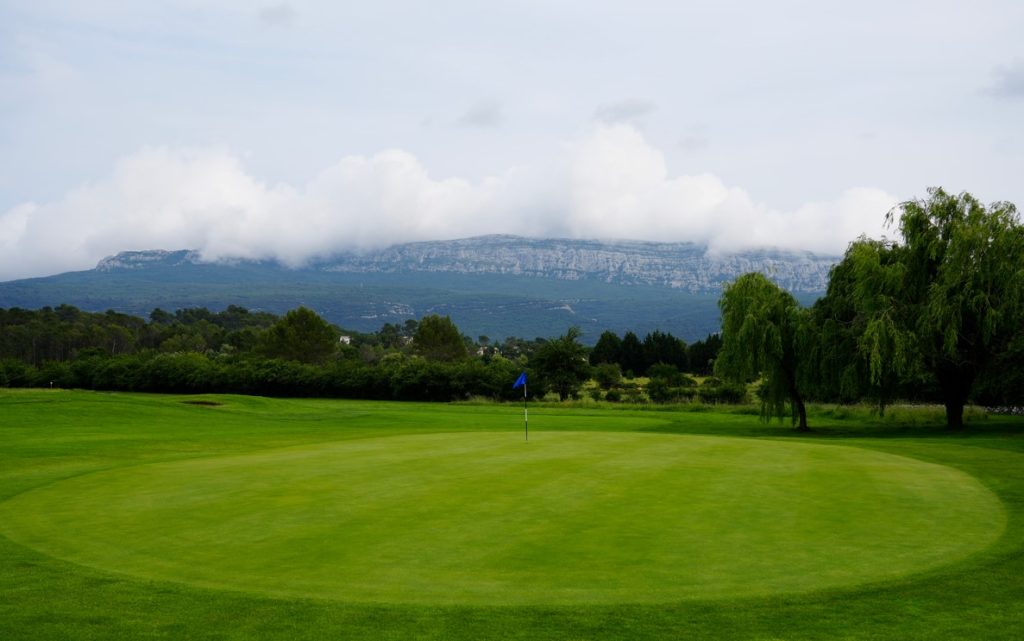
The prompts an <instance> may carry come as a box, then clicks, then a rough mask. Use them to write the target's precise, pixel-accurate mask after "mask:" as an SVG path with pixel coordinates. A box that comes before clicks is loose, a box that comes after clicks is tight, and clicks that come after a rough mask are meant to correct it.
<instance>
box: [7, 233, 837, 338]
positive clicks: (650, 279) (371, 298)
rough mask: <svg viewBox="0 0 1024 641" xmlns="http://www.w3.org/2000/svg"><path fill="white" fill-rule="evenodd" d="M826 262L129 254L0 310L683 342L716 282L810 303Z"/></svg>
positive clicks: (517, 241)
mask: <svg viewBox="0 0 1024 641" xmlns="http://www.w3.org/2000/svg"><path fill="white" fill-rule="evenodd" d="M836 260H837V258H836V257H831V256H818V255H814V254H810V253H807V252H780V251H751V252H744V253H739V254H732V255H721V256H714V255H707V254H706V253H705V251H704V249H703V248H702V247H700V246H698V245H693V244H689V243H671V244H670V243H646V242H632V241H619V242H600V241H577V240H534V239H526V238H520V237H514V236H484V237H479V238H470V239H464V240H454V241H436V242H423V243H410V244H405V245H396V246H394V247H391V248H388V249H384V250H380V251H375V252H368V253H362V254H354V253H352V254H341V255H338V256H334V257H332V258H330V259H326V260H322V261H319V262H317V263H314V264H312V265H309V266H307V267H305V268H302V269H288V268H286V267H282V266H281V265H279V264H277V263H274V262H259V261H231V262H215V263H205V262H203V261H202V260H201V258H200V256H199V254H198V253H196V252H193V251H188V250H178V251H163V250H153V251H132V252H122V253H120V254H118V255H116V256H112V257H109V258H105V259H103V260H102V261H100V262H99V264H98V265H97V266H96V268H95V269H92V270H89V271H83V272H70V273H67V274H60V275H57V276H49V277H45V278H33V279H25V280H18V281H10V282H6V283H0V307H15V306H18V307H28V308H37V307H41V306H44V305H58V304H61V303H68V304H72V305H76V306H78V307H81V308H83V309H87V310H95V311H102V310H105V309H115V310H118V311H124V312H128V313H134V314H139V315H147V314H148V313H149V312H150V311H152V309H153V308H154V307H162V308H164V309H168V310H173V309H177V308H181V307H191V306H206V307H210V308H214V309H220V308H223V307H225V306H227V305H229V304H236V305H243V306H246V307H249V308H252V309H263V310H267V311H272V312H277V313H280V312H284V311H286V310H288V309H292V308H294V307H296V306H298V305H300V304H304V305H306V306H308V307H311V308H313V309H316V310H317V311H318V312H320V313H321V314H323V315H324V316H325V317H326V318H328V319H329V320H331V321H332V322H334V323H337V324H339V325H341V326H342V327H345V328H349V329H352V330H358V331H368V330H374V329H378V328H379V327H380V326H381V325H382V324H383V323H385V322H397V321H401V320H404V319H406V318H411V317H422V316H424V315H426V314H431V313H439V314H448V315H450V316H451V317H452V318H453V320H455V322H456V323H457V324H458V325H459V327H460V328H461V329H462V330H463V331H464V332H465V333H467V334H470V335H472V336H474V337H475V336H478V335H480V334H486V335H488V336H490V337H492V338H501V337H504V336H510V335H514V336H524V337H530V338H532V337H533V336H552V335H555V334H558V333H561V332H564V331H565V329H566V327H568V326H569V325H579V326H580V327H581V328H582V329H583V330H584V334H585V338H586V339H587V340H588V341H590V342H592V341H594V340H596V339H597V336H598V334H599V333H600V332H601V331H602V330H604V329H613V330H616V331H619V332H622V331H625V330H627V329H632V330H634V331H637V332H640V333H645V332H648V331H651V330H653V329H661V330H664V331H670V332H672V333H674V334H676V335H678V336H681V337H683V338H686V339H687V340H694V339H696V338H701V337H703V336H705V335H706V334H707V333H709V332H712V331H716V330H717V329H718V310H717V305H716V303H717V300H718V295H719V294H720V292H721V287H722V284H723V283H725V282H727V281H729V280H732V279H734V278H736V277H737V276H739V275H740V274H743V273H745V272H748V271H761V272H763V273H766V274H768V275H769V276H771V277H772V278H773V279H774V280H776V282H778V283H779V284H780V285H782V286H783V287H785V288H787V289H789V290H790V291H792V292H793V293H794V294H796V295H797V296H798V298H801V299H802V300H805V301H810V300H813V299H814V298H816V297H817V296H818V295H820V294H821V293H822V292H823V291H824V289H825V287H826V285H827V282H828V270H829V268H830V267H831V265H832V264H834V263H835V261H836Z"/></svg>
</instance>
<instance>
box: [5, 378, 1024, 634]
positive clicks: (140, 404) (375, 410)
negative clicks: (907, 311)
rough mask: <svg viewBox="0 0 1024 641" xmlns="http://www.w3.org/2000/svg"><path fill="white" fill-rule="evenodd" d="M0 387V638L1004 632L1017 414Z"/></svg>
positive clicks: (1021, 489) (1018, 445)
mask: <svg viewBox="0 0 1024 641" xmlns="http://www.w3.org/2000/svg"><path fill="white" fill-rule="evenodd" d="M189 400H194V399H187V398H182V397H173V396H141V395H115V394H92V393H82V392H51V391H29V392H26V391H3V392H0V535H2V537H0V638H3V639H35V638H38V639H59V638H68V639H89V638H103V639H109V638H124V639H138V638H209V639H235V638H237V639H251V638H295V639H318V638H366V639H379V638H396V639H399V638H402V639H404V638H427V639H485V638H522V639H562V638H567V639H623V638H628V639H677V638H708V639H712V638H715V639H721V638H736V639H826V638H827V639H842V638H848V639H871V638H879V639H882V638H885V639H890V638H900V639H913V638H920V639H937V638H939V639H941V638H949V639H964V638H970V639H1017V638H1019V637H1020V635H1021V632H1022V631H1024V615H1022V614H1021V612H1020V608H1019V603H1020V601H1021V599H1022V598H1024V579H1022V578H1021V577H1024V555H1022V550H1024V519H1022V518H1021V517H1022V516H1024V465H1022V462H1024V455H1022V454H1021V453H1020V450H1021V449H1022V446H1024V444H1022V439H1021V436H1020V435H1021V434H1022V427H1024V426H1022V425H1021V422H1020V421H1019V420H1016V421H1015V420H1012V419H1005V420H1001V419H996V418H991V419H988V420H986V421H984V422H982V423H981V424H979V425H975V426H973V427H972V428H970V431H969V432H968V433H965V434H961V435H956V436H951V435H948V434H945V433H944V432H942V431H941V430H940V429H935V428H931V427H929V426H927V425H924V426H919V427H901V426H896V427H892V426H884V425H875V424H872V422H871V421H870V420H868V421H865V420H863V419H861V420H857V419H850V418H847V419H834V418H830V417H828V416H826V415H820V416H817V417H816V418H817V420H816V423H817V424H818V425H821V426H822V427H821V429H820V430H819V432H818V433H816V434H815V435H813V437H811V438H804V437H800V438H796V437H794V436H792V435H791V433H790V431H789V430H788V429H787V428H786V427H784V426H777V425H767V426H766V425H762V424H759V423H758V422H757V419H756V417H754V416H750V415H745V414H727V413H726V414H719V413H687V412H652V411H626V410H611V409H608V410H600V411H595V410H580V409H561V408H560V409H538V410H536V411H534V412H531V418H532V419H533V420H531V426H532V427H533V428H534V431H533V433H532V434H531V441H530V443H528V444H527V443H523V442H522V434H521V432H520V431H519V428H520V426H521V424H520V423H519V419H520V416H519V414H518V413H517V410H516V409H515V408H512V407H503V406H489V405H484V406H445V405H417V404H389V403H369V402H340V401H316V400H269V399H261V398H245V397H208V398H206V399H203V400H204V401H205V402H209V403H219V404H218V405H210V404H194V403H188V402H185V401H189Z"/></svg>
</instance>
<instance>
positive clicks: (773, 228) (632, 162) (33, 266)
mask: <svg viewBox="0 0 1024 641" xmlns="http://www.w3.org/2000/svg"><path fill="white" fill-rule="evenodd" d="M765 171H766V172H771V171H772V167H770V166H767V167H765ZM896 202H897V198H896V197H895V196H893V195H891V194H887V193H885V192H884V191H882V190H879V189H874V188H870V187H854V188H851V189H848V190H846V191H844V192H842V193H839V194H836V195H835V197H834V198H832V199H830V200H829V201H827V202H808V203H806V204H804V205H802V206H800V207H797V208H796V209H793V210H781V209H775V208H773V207H772V206H771V205H770V204H769V203H763V202H759V201H758V200H757V199H756V198H755V197H754V196H752V195H751V194H749V193H748V192H747V191H745V190H744V189H743V188H741V187H739V186H730V185H728V184H727V183H726V182H725V181H724V180H723V179H721V178H720V177H718V176H715V175H713V174H709V173H704V174H695V175H674V174H673V173H672V172H671V171H670V169H669V167H668V165H667V163H666V159H665V156H664V154H663V152H662V151H661V150H659V149H658V148H656V147H654V146H652V145H651V144H650V143H649V142H648V141H647V140H646V139H645V138H644V136H643V135H642V134H641V133H640V132H639V131H638V130H637V129H636V128H635V127H633V126H631V125H628V124H614V123H610V124H604V125H599V126H596V127H595V128H593V129H592V130H590V131H589V132H588V133H586V134H585V135H583V136H581V137H580V138H579V139H577V140H575V141H573V142H570V143H565V144H563V145H562V146H561V147H559V148H558V149H556V150H554V151H553V153H552V154H551V155H550V157H549V158H548V159H547V160H545V161H543V162H538V163H536V164H533V165H530V166H520V167H514V168H511V169H508V170H507V171H505V172H503V173H501V174H499V175H493V176H490V177H486V178H483V179H480V180H467V179H462V178H457V177H452V178H438V177H435V176H432V175H431V174H430V173H429V172H428V170H427V168H426V167H425V166H424V164H423V163H422V162H421V161H420V160H419V159H417V157H416V156H414V155H413V154H411V153H408V152H405V151H402V150H389V151H382V152H379V153H376V154H373V155H369V156H356V155H353V156H346V157H343V158H342V159H341V160H340V161H338V162H336V163H334V164H332V165H331V166H329V167H327V168H325V169H324V170H322V171H321V172H319V173H318V174H317V175H315V176H312V177H311V178H310V179H309V180H307V181H306V182H305V183H304V184H287V183H278V184H267V183H265V182H263V181H261V180H260V179H259V178H257V177H255V176H254V175H252V173H250V172H249V171H247V169H246V167H245V164H244V162H243V159H242V158H241V157H239V155H237V154H236V153H234V152H232V151H231V150H229V149H226V148H219V147H203V148H175V147H151V148H144V149H141V150H139V151H137V152H136V153H133V154H131V155H128V156H126V157H124V158H122V159H121V160H120V161H118V162H117V163H116V165H115V166H114V167H113V170H112V171H111V172H110V174H109V175H108V176H107V177H105V178H103V179H102V180H99V181H96V182H93V183H89V184H84V185H81V186H79V187H77V188H75V189H73V190H71V191H69V192H68V193H67V194H65V195H64V196H63V197H62V198H60V199H59V200H56V201H54V202H45V203H24V204H20V205H18V206H15V207H13V208H11V209H9V210H8V211H6V212H3V213H0V279H3V280H8V279H14V278H22V277H29V276H39V275H45V274H52V273H57V272H62V271H68V270H77V269H87V268H90V267H92V266H93V265H94V264H95V263H96V261H97V260H99V259H101V258H103V257H104V256H107V255H110V254H113V253H116V252H119V251H122V250H131V249H154V248H161V249H178V248H190V249H198V250H199V251H200V252H201V254H202V256H203V257H204V258H205V259H208V260H217V259H223V258H251V259H277V260H280V261H282V262H284V263H286V264H289V265H295V266H297V265H300V264H302V263H304V262H305V261H307V260H309V259H311V258H314V257H317V256H324V255H328V254H331V253H335V252H339V251H346V250H360V249H370V248H380V247H384V246H387V245H391V244H395V243H401V242H409V241H417V240H438V239H450V238H461V237H468V236H474V235H481V234H493V233H509V234H520V235H524V236H533V237H570V238H596V239H600V238H609V239H612V238H614V239H635V240H656V241H693V242H697V243H704V244H707V245H708V247H709V249H710V250H711V251H718V252H729V251H734V250H741V249H746V248H752V247H779V248H786V249H807V250H811V251H815V252H819V253H833V254H838V253H840V252H842V251H843V249H844V248H845V247H846V245H847V244H848V243H849V242H850V241H851V240H853V239H854V238H856V237H857V236H858V235H860V234H862V233H866V234H868V235H871V236H880V235H881V234H882V232H883V229H882V224H883V220H884V216H885V213H886V212H887V211H888V210H889V209H890V208H891V207H892V206H893V205H895V204H896Z"/></svg>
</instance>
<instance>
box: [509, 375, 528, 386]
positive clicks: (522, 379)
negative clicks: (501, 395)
mask: <svg viewBox="0 0 1024 641" xmlns="http://www.w3.org/2000/svg"><path fill="white" fill-rule="evenodd" d="M523 385H526V372H523V373H522V374H520V375H519V378H517V379H516V382H515V383H512V389H515V388H517V387H522V386H523Z"/></svg>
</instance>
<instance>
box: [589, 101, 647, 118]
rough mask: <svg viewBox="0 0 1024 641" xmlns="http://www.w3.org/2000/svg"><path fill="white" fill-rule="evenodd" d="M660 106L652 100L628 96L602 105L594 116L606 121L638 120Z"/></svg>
mask: <svg viewBox="0 0 1024 641" xmlns="http://www.w3.org/2000/svg"><path fill="white" fill-rule="evenodd" d="M657 109H658V106H657V105H656V104H654V103H653V102H651V101H650V100H640V99H638V98H627V99H626V100H620V101H618V102H611V103H607V104H603V105H600V106H599V107H598V108H597V111H595V112H594V116H595V117H596V118H597V119H598V120H599V121H601V122H604V123H609V124H611V123H617V122H637V121H639V120H640V119H642V118H643V117H644V116H647V115H650V114H652V113H654V112H655V111H656V110H657Z"/></svg>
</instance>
